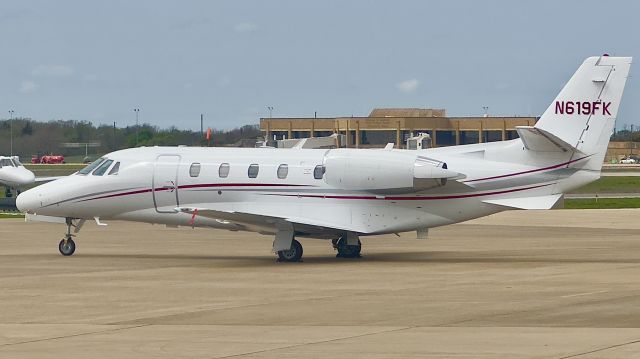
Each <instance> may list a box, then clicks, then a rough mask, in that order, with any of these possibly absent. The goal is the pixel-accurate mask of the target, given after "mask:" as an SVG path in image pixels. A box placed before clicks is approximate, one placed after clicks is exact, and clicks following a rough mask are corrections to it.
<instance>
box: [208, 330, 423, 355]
mask: <svg viewBox="0 0 640 359" xmlns="http://www.w3.org/2000/svg"><path fill="white" fill-rule="evenodd" d="M416 328H420V327H419V326H409V327H401V328H394V329H387V330H381V331H377V332H373V333H364V334H358V335H351V336H345V337H341V338H333V339H326V340H319V341H315V342H309V343H298V344H291V345H287V346H283V347H279V348H271V349H262V350H256V351H253V352H249V353H239V354H231V355H226V356H221V357H212V359H227V358H238V357H243V356H246V355H254V354H260V353H267V352H272V351H277V350H283V349H291V348H299V347H303V346H307V345H317V344H326V343H332V342H337V341H340V340H347V339H355V338H363V337H366V336H370V335H378V334H385V333H394V332H400V331H404V330H411V329H416Z"/></svg>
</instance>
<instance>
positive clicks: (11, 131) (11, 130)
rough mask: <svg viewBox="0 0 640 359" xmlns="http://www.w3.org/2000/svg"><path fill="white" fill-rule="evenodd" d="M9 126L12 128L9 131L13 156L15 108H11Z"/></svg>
mask: <svg viewBox="0 0 640 359" xmlns="http://www.w3.org/2000/svg"><path fill="white" fill-rule="evenodd" d="M9 128H10V130H9V131H10V133H11V134H10V135H9V136H10V137H11V140H10V142H11V145H10V146H11V150H10V152H11V157H13V110H9Z"/></svg>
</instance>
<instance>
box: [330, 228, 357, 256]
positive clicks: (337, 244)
mask: <svg viewBox="0 0 640 359" xmlns="http://www.w3.org/2000/svg"><path fill="white" fill-rule="evenodd" d="M350 235H351V234H347V235H343V236H340V238H337V239H334V240H333V241H332V243H333V249H335V250H337V251H338V254H336V258H360V257H361V255H360V252H361V251H362V242H360V239H359V238H358V237H357V236H354V237H355V238H348V237H349V236H350Z"/></svg>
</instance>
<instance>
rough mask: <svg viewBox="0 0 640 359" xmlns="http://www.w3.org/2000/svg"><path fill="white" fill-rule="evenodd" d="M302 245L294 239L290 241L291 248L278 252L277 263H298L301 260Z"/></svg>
mask: <svg viewBox="0 0 640 359" xmlns="http://www.w3.org/2000/svg"><path fill="white" fill-rule="evenodd" d="M302 252H303V250H302V244H300V242H298V241H296V240H295V239H294V240H293V241H291V248H290V249H288V250H284V251H278V261H280V262H300V260H301V259H302Z"/></svg>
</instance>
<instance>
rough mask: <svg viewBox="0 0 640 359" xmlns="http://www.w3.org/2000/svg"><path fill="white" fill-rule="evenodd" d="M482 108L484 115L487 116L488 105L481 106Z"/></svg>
mask: <svg viewBox="0 0 640 359" xmlns="http://www.w3.org/2000/svg"><path fill="white" fill-rule="evenodd" d="M482 109H483V110H484V117H489V106H482Z"/></svg>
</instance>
